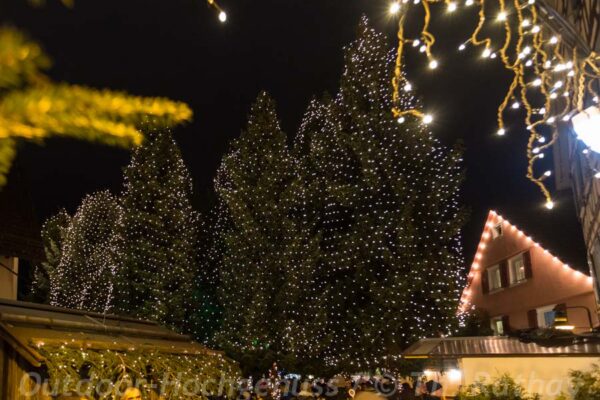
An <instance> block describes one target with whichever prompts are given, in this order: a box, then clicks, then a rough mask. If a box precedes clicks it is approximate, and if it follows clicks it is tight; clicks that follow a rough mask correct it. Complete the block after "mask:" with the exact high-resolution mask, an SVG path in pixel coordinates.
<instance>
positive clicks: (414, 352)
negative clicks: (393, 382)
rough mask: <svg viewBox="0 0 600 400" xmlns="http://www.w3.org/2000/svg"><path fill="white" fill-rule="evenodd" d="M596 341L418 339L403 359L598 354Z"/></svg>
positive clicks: (598, 345) (599, 351)
mask: <svg viewBox="0 0 600 400" xmlns="http://www.w3.org/2000/svg"><path fill="white" fill-rule="evenodd" d="M598 355H600V343H581V344H573V345H569V346H552V347H546V346H540V345H538V344H535V343H524V342H522V341H520V340H518V339H516V338H512V337H501V336H481V337H460V338H435V339H422V340H419V341H418V342H417V343H415V344H413V345H412V346H410V347H409V348H408V349H406V351H404V353H403V356H404V357H405V358H465V357H557V356H569V357H578V356H598Z"/></svg>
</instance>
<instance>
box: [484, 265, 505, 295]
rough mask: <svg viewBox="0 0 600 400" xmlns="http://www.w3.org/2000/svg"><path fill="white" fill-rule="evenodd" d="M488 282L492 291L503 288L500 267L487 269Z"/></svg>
mask: <svg viewBox="0 0 600 400" xmlns="http://www.w3.org/2000/svg"><path fill="white" fill-rule="evenodd" d="M487 274H488V282H489V285H490V291H491V290H496V289H500V288H501V287H502V276H501V274H500V266H499V265H495V266H493V267H489V268H488V269H487Z"/></svg>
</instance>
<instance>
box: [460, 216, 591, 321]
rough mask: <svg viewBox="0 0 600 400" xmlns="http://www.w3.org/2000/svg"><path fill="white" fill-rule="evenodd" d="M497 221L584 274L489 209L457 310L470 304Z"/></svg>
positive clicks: (558, 261)
mask: <svg viewBox="0 0 600 400" xmlns="http://www.w3.org/2000/svg"><path fill="white" fill-rule="evenodd" d="M499 223H503V224H506V225H507V226H508V227H510V228H511V230H514V231H515V232H516V234H517V235H518V236H524V237H526V239H527V241H528V242H530V243H531V245H533V246H536V247H541V248H542V249H543V251H544V252H545V253H546V254H548V255H549V256H550V257H552V258H553V259H554V261H555V262H556V263H558V264H559V265H560V264H562V266H563V268H565V269H567V270H571V271H572V272H573V273H574V274H580V275H582V276H586V274H584V273H582V272H581V271H580V270H578V269H575V268H572V267H571V266H569V265H568V264H566V263H564V262H562V261H561V260H560V259H559V258H558V257H556V256H554V255H552V254H551V253H550V252H549V251H548V250H546V249H544V248H543V247H542V246H541V245H540V244H539V243H537V242H535V241H534V240H533V238H531V236H527V234H526V233H525V232H523V231H522V230H520V229H519V228H517V227H516V226H515V225H513V224H511V223H510V222H509V221H508V220H507V219H506V218H504V217H502V216H501V215H500V214H498V213H497V212H495V211H493V210H490V212H489V213H488V217H487V219H486V222H485V225H484V228H483V232H482V233H481V239H480V241H479V244H478V245H477V251H476V253H475V256H474V257H473V262H472V264H471V268H470V270H469V274H468V277H467V283H466V285H465V287H464V289H463V292H462V295H461V298H460V305H459V311H466V310H468V309H469V307H470V305H471V303H470V298H471V283H472V281H473V278H474V276H475V274H476V273H477V272H479V271H480V270H481V268H482V265H481V263H480V261H481V260H482V258H483V255H484V253H485V251H486V247H487V242H488V240H489V239H490V238H491V237H492V229H493V228H494V226H496V225H497V224H499ZM588 279H590V280H591V279H592V278H591V277H589V276H588Z"/></svg>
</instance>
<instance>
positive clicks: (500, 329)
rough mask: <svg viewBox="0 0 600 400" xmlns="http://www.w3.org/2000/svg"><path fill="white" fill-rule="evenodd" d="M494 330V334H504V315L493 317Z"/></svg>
mask: <svg viewBox="0 0 600 400" xmlns="http://www.w3.org/2000/svg"><path fill="white" fill-rule="evenodd" d="M492 331H494V336H502V335H504V322H503V321H502V317H497V318H492Z"/></svg>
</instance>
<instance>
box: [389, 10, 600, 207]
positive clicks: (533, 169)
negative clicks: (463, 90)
mask: <svg viewBox="0 0 600 400" xmlns="http://www.w3.org/2000/svg"><path fill="white" fill-rule="evenodd" d="M434 3H444V4H445V5H446V8H447V13H454V12H455V11H457V10H458V9H459V4H458V2H456V1H451V0H397V1H395V2H393V3H392V4H391V6H390V13H392V14H400V18H399V29H398V52H397V56H396V68H395V76H394V79H393V82H392V84H393V87H394V101H395V102H396V103H395V105H394V108H393V112H394V115H395V116H396V117H397V118H398V122H403V121H404V119H405V116H406V115H413V116H416V117H419V118H422V119H423V123H426V124H427V123H430V122H431V121H432V120H433V117H432V116H431V115H430V114H426V113H424V112H423V111H422V110H420V109H417V108H414V109H403V108H402V107H401V106H400V105H399V104H398V103H397V101H398V99H399V98H400V92H401V91H402V90H410V89H411V87H412V86H411V84H410V83H409V82H408V81H407V80H406V79H405V78H404V75H403V67H404V60H403V56H404V51H405V48H406V47H407V46H409V45H410V46H411V47H413V48H417V49H418V50H419V52H421V53H424V54H425V56H426V57H427V59H428V61H429V62H428V66H429V68H430V69H435V68H437V67H438V66H439V62H438V60H437V59H436V58H435V57H434V55H433V45H434V44H435V36H434V35H433V34H432V33H431V32H430V31H429V26H430V22H431V10H430V7H431V5H433V4H434ZM493 3H494V4H492V2H491V1H490V0H488V1H486V0H477V1H475V0H465V2H464V6H463V8H464V9H468V8H471V7H473V6H475V7H479V22H478V23H477V25H476V27H475V29H474V31H473V33H472V35H471V37H470V38H469V39H468V40H466V41H465V42H463V43H461V44H460V45H459V47H458V50H459V51H463V50H465V49H466V47H467V46H469V45H473V46H478V47H483V48H484V49H483V51H482V53H481V57H482V58H485V59H495V58H499V59H500V60H501V61H502V63H503V65H504V67H505V68H506V69H508V70H510V71H511V72H512V73H513V74H514V77H513V80H512V82H511V84H510V87H509V88H508V91H507V93H506V96H505V97H504V99H503V101H502V103H501V104H500V106H499V107H498V131H497V134H498V135H499V136H504V135H505V134H506V133H507V128H506V124H505V121H504V113H505V111H506V109H507V108H509V106H510V108H511V109H519V108H521V107H523V108H524V109H525V111H526V115H525V118H524V123H525V126H526V127H527V130H528V131H529V139H528V143H527V159H528V165H527V173H526V176H527V178H528V179H529V180H531V181H532V182H533V183H534V184H536V185H537V186H538V188H539V189H540V191H541V192H542V194H543V195H544V197H545V199H546V202H545V206H546V208H548V209H552V208H553V207H554V202H553V200H552V195H551V193H550V190H549V189H548V187H547V185H546V183H545V180H546V179H547V178H548V177H549V176H550V175H551V174H548V171H545V172H542V173H539V172H538V170H539V167H538V166H537V165H538V162H539V161H540V160H542V159H543V158H544V151H546V150H547V149H549V148H550V147H551V146H552V145H553V144H554V143H555V142H556V140H557V137H558V130H557V127H558V124H560V123H567V122H569V121H570V119H571V117H572V116H573V115H574V114H576V113H577V112H581V111H583V110H584V108H585V104H586V102H587V101H588V100H589V99H593V101H594V102H596V103H597V102H598V93H597V91H596V89H595V88H594V87H593V86H594V84H595V83H596V82H597V79H598V77H600V55H599V54H598V53H596V52H593V51H592V52H589V53H588V54H583V51H584V50H583V49H578V48H576V47H572V46H569V45H567V44H565V42H564V40H563V39H562V38H561V37H560V35H559V34H557V33H556V32H554V31H553V30H552V28H551V27H549V26H547V24H544V22H543V21H542V19H541V17H540V13H539V7H540V6H539V5H538V3H536V1H535V0H527V1H522V0H512V1H511V0H495V1H494V2H493ZM411 6H418V7H422V9H423V12H424V17H423V24H422V28H421V31H420V34H419V37H418V38H408V37H406V35H405V26H404V25H405V19H406V16H407V11H408V8H409V7H411ZM492 8H495V11H496V14H495V15H491V13H490V10H491V9H492ZM493 24H502V25H503V31H504V34H503V35H502V36H503V37H500V38H493V37H491V36H485V35H484V34H483V33H482V32H483V30H484V29H485V28H488V27H489V26H491V25H493ZM498 39H500V40H498ZM544 127H547V128H544ZM545 129H551V131H552V133H551V135H550V136H549V137H547V135H545V134H544V132H543V131H544V130H545Z"/></svg>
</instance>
